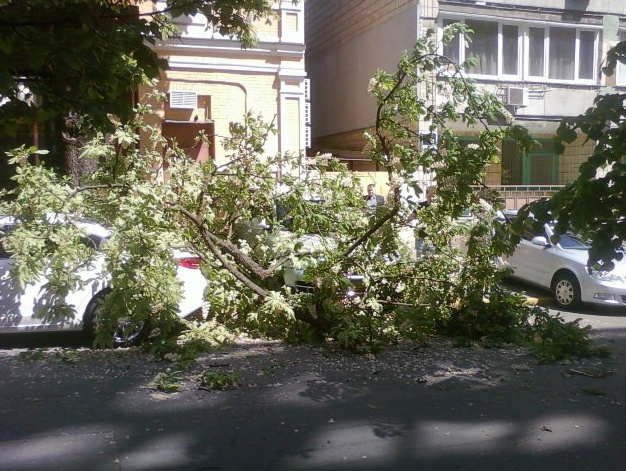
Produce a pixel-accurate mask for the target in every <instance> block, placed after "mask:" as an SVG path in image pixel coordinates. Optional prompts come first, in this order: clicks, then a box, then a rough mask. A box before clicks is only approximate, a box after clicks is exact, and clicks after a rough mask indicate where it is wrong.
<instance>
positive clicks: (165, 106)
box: [155, 1, 308, 164]
mask: <svg viewBox="0 0 626 471" xmlns="http://www.w3.org/2000/svg"><path fill="white" fill-rule="evenodd" d="M273 9H274V12H275V17H274V18H271V19H270V20H269V21H265V20H262V21H259V22H258V23H256V25H255V29H256V31H257V35H258V39H259V42H258V44H257V45H256V46H254V47H251V48H247V49H242V47H241V44H240V43H239V42H238V41H236V40H234V39H232V38H230V37H228V36H223V35H221V34H220V33H219V32H218V31H215V30H214V29H213V28H212V27H210V25H209V26H208V25H207V21H206V18H205V17H204V16H201V15H197V16H194V17H181V18H178V19H177V20H176V23H177V24H178V26H179V27H180V28H181V31H182V34H181V37H180V38H176V39H172V40H171V41H168V42H163V43H158V44H156V48H157V51H158V52H159V54H160V55H161V56H162V57H164V58H166V59H167V60H168V62H169V69H168V70H166V71H163V74H162V78H161V81H160V83H159V85H158V87H159V89H160V90H161V91H162V92H164V93H166V94H167V97H168V101H167V102H166V103H162V104H160V105H159V108H158V109H157V115H156V117H155V120H156V124H158V125H160V127H161V129H162V132H163V134H164V135H165V136H167V137H173V138H176V140H177V142H178V144H179V145H180V146H181V147H183V148H185V149H187V152H188V154H189V155H191V156H193V157H194V158H196V159H197V160H199V161H203V160H206V159H207V158H212V159H215V160H216V161H217V162H218V164H219V163H223V162H224V161H225V155H226V151H225V150H224V148H223V146H222V140H223V138H224V137H227V136H229V135H230V133H229V125H230V123H231V122H240V123H241V122H243V118H244V115H245V114H246V113H247V112H248V111H251V112H252V113H253V114H254V115H255V116H257V115H258V114H260V115H262V117H263V120H264V121H266V122H273V123H274V125H275V127H276V128H277V130H278V134H277V135H275V136H274V135H271V136H270V137H269V140H268V142H267V145H266V149H265V150H266V152H267V154H268V155H277V154H281V155H284V154H286V153H299V152H304V149H305V147H306V138H307V129H306V123H305V113H306V111H307V109H308V108H307V106H308V104H307V83H308V82H307V81H306V73H305V68H304V6H303V3H302V2H300V3H298V4H294V3H293V2H291V1H276V2H274V4H273ZM200 131H204V132H205V134H206V135H207V136H209V138H210V144H209V145H200V144H196V143H195V137H196V136H197V135H198V133H199V132H200Z"/></svg>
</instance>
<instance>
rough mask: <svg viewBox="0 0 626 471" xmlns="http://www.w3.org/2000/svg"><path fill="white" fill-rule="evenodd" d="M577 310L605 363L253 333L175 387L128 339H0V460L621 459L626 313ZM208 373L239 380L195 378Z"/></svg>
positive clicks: (43, 469)
mask: <svg viewBox="0 0 626 471" xmlns="http://www.w3.org/2000/svg"><path fill="white" fill-rule="evenodd" d="M566 315H568V316H569V315H570V314H566ZM579 317H580V316H579ZM583 317H584V318H585V321H584V322H586V323H589V324H592V325H595V326H596V327H597V328H598V330H597V331H596V334H594V335H595V336H596V337H597V338H598V341H601V342H606V343H609V344H610V345H611V346H612V347H613V348H614V355H613V357H612V358H611V359H605V360H598V359H591V360H585V361H581V362H576V363H571V364H555V365H537V364H536V362H535V361H534V360H533V358H532V357H530V356H529V355H528V354H527V353H525V352H524V351H521V350H509V351H499V350H482V349H455V348H452V347H451V345H450V344H449V342H448V341H447V340H445V339H434V340H433V341H431V342H430V343H429V345H428V346H426V347H420V346H417V345H401V346H398V347H396V348H394V349H390V350H389V351H385V352H383V353H381V354H378V355H375V356H374V355H371V356H365V357H363V356H358V357H357V356H352V355H346V354H342V353H340V352H337V351H333V350H329V349H326V348H322V347H305V346H291V345H284V344H281V343H258V342H257V343H255V342H252V343H245V344H242V345H239V346H237V347H235V348H231V349H226V350H223V351H220V352H215V353H214V354H211V355H207V356H206V357H204V358H203V359H202V361H201V362H199V364H198V365H197V366H196V367H194V368H195V369H194V370H192V371H189V372H186V373H185V374H184V378H185V383H184V387H183V389H182V391H180V392H178V393H176V394H164V393H160V392H157V391H154V390H151V389H147V388H146V386H147V385H148V384H149V383H150V381H151V380H152V379H154V377H155V375H156V374H158V373H159V372H164V371H165V370H166V368H167V367H168V365H167V364H165V363H162V362H154V361H150V360H149V359H148V358H146V357H144V356H143V355H141V354H139V353H138V352H136V351H133V350H123V349H122V350H116V351H109V352H83V354H82V355H81V356H80V357H74V356H73V355H72V354H71V351H65V350H58V351H56V352H55V351H52V352H48V353H47V354H46V355H45V358H37V355H36V353H37V351H34V352H35V354H33V351H32V350H27V351H26V353H25V349H23V348H22V347H21V346H20V345H19V344H18V345H13V348H8V349H3V350H0V406H1V407H0V470H2V471H61V470H63V471H86V470H88V471H131V470H132V471H157V470H164V471H201V470H202V471H206V470H229V471H246V470H250V471H256V470H268V471H279V470H320V471H321V470H329V471H330V470H333V471H337V470H339V471H341V470H346V471H347V470H364V471H374V470H377V471H378V470H394V471H403V470H416V469H420V470H436V471H439V470H445V471H447V470H470V471H471V470H481V471H485V470H488V471H490V470H493V471H504V470H506V471H514V470H520V471H526V470H533V471H542V470H546V471H548V470H549V471H561V470H568V471H569V470H580V471H584V470H589V471H596V470H603V471H618V470H619V471H621V470H623V469H625V467H626V465H625V464H624V463H625V462H626V434H625V433H624V427H625V426H626V425H625V424H626V407H625V406H626V397H625V392H626V370H625V368H624V366H625V365H626V318H621V317H619V316H618V315H616V314H615V313H614V312H596V313H594V314H591V315H584V316H583ZM29 352H30V353H29ZM201 371H212V372H223V373H237V374H239V375H240V377H239V384H240V387H238V388H236V389H232V390H225V391H207V390H203V389H199V382H198V380H197V378H196V376H195V375H197V374H199V373H200V372H201Z"/></svg>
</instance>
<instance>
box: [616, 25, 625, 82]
mask: <svg viewBox="0 0 626 471" xmlns="http://www.w3.org/2000/svg"><path fill="white" fill-rule="evenodd" d="M621 41H626V29H620V30H619V35H618V42H621ZM615 85H616V86H618V87H626V64H622V63H621V62H618V63H617V67H616V68H615Z"/></svg>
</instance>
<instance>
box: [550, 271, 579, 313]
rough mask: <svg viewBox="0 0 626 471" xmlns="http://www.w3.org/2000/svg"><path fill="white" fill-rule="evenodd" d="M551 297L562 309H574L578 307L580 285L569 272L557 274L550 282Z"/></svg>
mask: <svg viewBox="0 0 626 471" xmlns="http://www.w3.org/2000/svg"><path fill="white" fill-rule="evenodd" d="M552 296H553V297H554V300H555V301H556V303H557V304H558V305H559V307H563V308H574V307H578V306H579V305H580V284H579V283H578V280H577V279H576V277H575V276H574V275H572V274H571V273H569V272H562V273H557V274H556V276H555V277H554V280H553V281H552Z"/></svg>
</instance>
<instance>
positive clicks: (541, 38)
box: [528, 28, 546, 77]
mask: <svg viewBox="0 0 626 471" xmlns="http://www.w3.org/2000/svg"><path fill="white" fill-rule="evenodd" d="M545 44H546V32H545V30H544V29H543V28H528V49H529V50H531V51H534V52H533V54H529V56H528V75H531V76H533V77H543V76H544V75H545V73H546V72H545V70H546V69H545V56H546V53H545V47H546V46H545Z"/></svg>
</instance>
